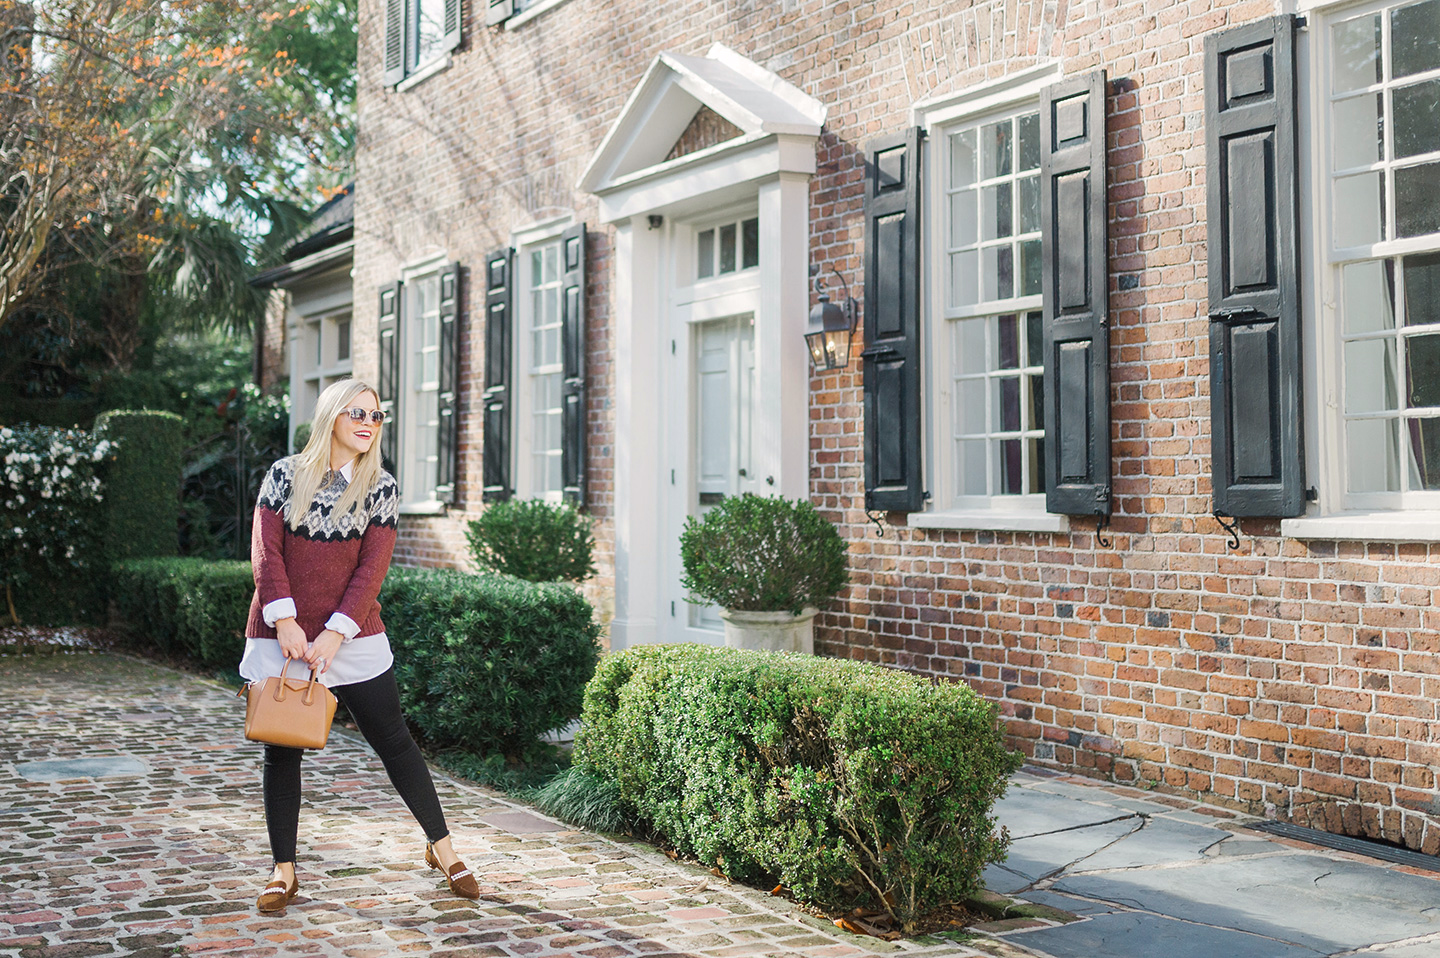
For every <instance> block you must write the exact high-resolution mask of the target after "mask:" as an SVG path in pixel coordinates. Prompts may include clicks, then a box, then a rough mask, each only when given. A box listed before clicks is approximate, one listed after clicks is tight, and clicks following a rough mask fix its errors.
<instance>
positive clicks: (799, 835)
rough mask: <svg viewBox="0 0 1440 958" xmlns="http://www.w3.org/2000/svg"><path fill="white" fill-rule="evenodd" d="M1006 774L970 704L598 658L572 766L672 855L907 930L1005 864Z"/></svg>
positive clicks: (741, 654)
mask: <svg viewBox="0 0 1440 958" xmlns="http://www.w3.org/2000/svg"><path fill="white" fill-rule="evenodd" d="M1019 764H1020V756H1019V755H1018V753H1012V752H1009V751H1007V750H1006V749H1005V747H1004V745H1003V743H1002V740H1001V733H1000V731H999V729H998V727H997V719H996V711H995V708H994V706H992V705H990V704H989V703H987V702H985V701H984V700H983V699H982V698H981V697H980V696H979V695H977V694H976V693H975V692H974V691H972V690H971V689H970V688H969V687H968V686H965V685H960V684H938V685H937V684H931V683H930V682H929V681H927V680H925V679H923V678H920V677H917V676H914V675H910V674H908V673H904V672H899V671H896V670H892V669H885V668H881V667H878V666H873V665H868V664H865V663H858V662H846V661H840V660H835V659H816V658H811V657H808V656H795V655H785V654H781V653H770V652H752V651H743V650H738V649H724V648H711V647H708V646H698V645H688V646H650V647H640V648H635V649H631V650H628V651H625V652H622V653H618V654H616V655H613V656H607V657H606V658H605V659H604V661H602V663H601V665H600V667H599V669H598V670H597V672H596V675H595V678H594V680H593V681H592V682H591V683H590V685H589V687H588V688H587V689H586V693H585V711H584V716H583V718H582V721H581V727H580V733H579V736H578V737H577V740H576V752H575V766H576V768H579V769H581V770H582V771H585V772H588V773H590V774H593V775H597V776H599V777H601V778H604V779H606V780H608V781H610V782H613V783H615V784H616V785H618V791H619V801H620V805H621V810H622V811H633V813H634V814H635V815H636V816H638V818H639V819H640V820H641V821H642V822H644V823H645V824H647V825H649V826H650V827H652V828H653V829H654V830H655V832H656V833H657V834H658V835H660V836H661V837H662V838H663V839H665V840H666V841H668V842H670V843H672V844H673V845H674V846H675V847H676V848H677V849H678V850H680V851H682V852H684V853H687V854H692V855H694V856H696V857H697V858H699V859H700V860H701V861H702V862H704V863H706V864H709V865H715V866H718V867H719V868H721V869H723V870H724V872H725V873H726V874H727V875H729V876H730V877H732V878H736V879H739V880H742V881H749V882H757V881H763V882H764V883H766V884H767V885H768V884H769V883H772V882H779V883H780V884H783V885H785V886H787V887H789V888H790V889H791V891H793V892H794V893H795V895H796V896H797V897H798V898H800V899H802V900H805V901H809V902H813V903H815V904H818V905H822V906H826V907H830V908H836V909H850V908H855V907H868V908H877V909H882V910H884V911H886V912H888V913H889V914H890V915H891V917H892V918H894V919H895V920H896V921H898V922H899V923H900V924H901V925H902V927H905V928H906V929H907V930H908V929H910V928H913V927H914V923H915V922H916V920H917V919H918V918H920V917H922V916H923V915H925V914H926V913H927V912H930V911H932V910H934V909H935V908H938V907H939V906H941V905H944V904H947V903H950V902H955V901H959V900H961V899H963V898H965V897H966V896H968V895H970V894H971V893H973V892H974V891H975V890H976V889H978V888H979V885H980V872H981V870H982V869H983V868H984V866H985V865H986V864H987V863H989V862H996V861H1001V860H1003V858H1004V853H1005V848H1006V846H1007V845H1008V843H1009V837H1008V835H1007V834H1005V833H1004V832H1003V830H1001V831H997V829H996V826H995V820H994V818H993V816H992V815H991V809H992V806H993V805H994V803H995V801H996V800H997V799H998V798H1000V796H1001V795H1002V794H1004V791H1005V787H1006V781H1007V776H1008V775H1009V774H1010V773H1011V772H1012V771H1014V770H1015V769H1016V768H1018V767H1019Z"/></svg>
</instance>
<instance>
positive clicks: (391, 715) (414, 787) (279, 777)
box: [264, 668, 450, 862]
mask: <svg viewBox="0 0 1440 958" xmlns="http://www.w3.org/2000/svg"><path fill="white" fill-rule="evenodd" d="M331 691H332V692H334V693H335V697H336V698H337V699H339V700H340V701H341V702H342V703H343V704H344V706H345V707H346V708H347V709H349V710H350V714H351V715H352V716H354V718H355V724H356V725H358V726H360V733H361V734H362V735H364V736H365V741H367V742H369V743H370V747H371V748H373V749H374V750H375V754H376V755H378V756H380V761H381V762H383V763H384V765H385V771H386V772H387V773H388V774H389V775H390V782H391V784H393V785H394V786H395V791H397V792H399V793H400V797H401V798H402V799H404V800H405V805H406V807H407V808H409V809H410V814H412V815H414V816H415V820H416V821H417V822H419V823H420V827H421V828H423V829H424V830H425V837H426V838H428V839H429V840H430V841H432V842H438V841H439V840H440V839H442V838H444V837H445V836H446V835H448V834H450V830H449V829H448V828H446V827H445V813H444V812H443V811H441V809H440V799H439V798H438V797H436V795H435V783H434V782H433V781H431V779H430V769H429V768H427V767H426V765H425V759H424V758H423V757H422V756H421V754H420V748H419V746H417V745H416V744H415V740H414V739H413V738H411V737H410V730H409V729H408V728H406V727H405V719H404V717H403V716H402V715H401V714H400V689H399V688H398V687H397V686H396V685H395V670H394V669H393V668H390V669H386V670H385V673H384V674H383V675H378V676H376V677H375V678H373V679H370V680H369V681H366V682H356V683H355V684H354V685H337V686H335V688H333V689H331ZM304 757H305V750H304V749H299V748H288V747H286V746H284V745H266V746H265V777H264V780H265V786H264V788H265V827H266V828H267V829H268V830H269V832H270V854H271V855H272V856H273V857H274V859H275V861H276V862H293V861H294V860H295V840H296V835H297V834H298V832H299V831H300V761H301V759H303V758H304Z"/></svg>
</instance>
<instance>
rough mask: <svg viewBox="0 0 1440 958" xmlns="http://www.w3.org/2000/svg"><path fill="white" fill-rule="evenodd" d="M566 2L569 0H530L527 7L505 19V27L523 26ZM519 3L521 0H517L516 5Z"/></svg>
mask: <svg viewBox="0 0 1440 958" xmlns="http://www.w3.org/2000/svg"><path fill="white" fill-rule="evenodd" d="M566 2H568V0H528V2H526V3H525V9H523V10H521V11H520V12H518V13H516V14H515V15H514V16H512V17H509V18H508V19H507V20H506V21H505V29H506V30H514V29H515V28H516V27H522V26H524V25H525V24H527V23H529V22H530V21H531V20H534V19H535V18H536V17H538V16H540V15H541V14H543V13H547V12H549V11H551V10H554V9H555V8H556V7H558V6H560V4H562V3H566ZM519 5H520V0H516V6H519Z"/></svg>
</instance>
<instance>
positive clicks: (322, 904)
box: [0, 653, 996, 958]
mask: <svg viewBox="0 0 1440 958" xmlns="http://www.w3.org/2000/svg"><path fill="white" fill-rule="evenodd" d="M243 711H244V710H243V706H242V704H241V702H240V701H239V700H238V699H236V698H235V696H234V693H233V692H228V691H226V690H225V689H224V688H222V687H221V686H218V685H216V684H214V683H210V682H206V681H204V680H201V679H197V678H195V677H193V676H188V675H184V674H181V673H178V672H175V671H171V670H168V669H164V668H161V667H158V666H155V665H153V664H150V663H147V662H142V661H138V660H135V659H130V658H126V657H123V656H118V655H109V654H83V653H82V654H69V655H57V656H0V954H18V955H19V956H21V958H31V956H50V958H59V956H62V955H63V956H80V955H122V954H133V955H142V956H152V955H153V956H159V955H176V954H191V953H206V952H210V953H215V954H224V955H227V956H229V955H236V956H240V955H245V956H266V955H288V954H306V955H322V956H329V955H337V956H339V955H343V956H346V958H379V956H388V955H411V954H434V955H452V956H457V958H458V956H470V958H488V956H493V958H503V956H515V958H522V956H523V958H558V956H583V958H624V956H634V955H648V956H664V955H677V954H684V955H696V956H713V958H725V956H731V955H735V956H740V955H744V956H764V955H772V956H778V955H785V956H791V955H793V956H801V958H822V956H823V958H849V956H865V955H869V954H892V953H900V954H906V955H918V956H931V955H934V956H939V955H946V956H973V955H978V954H980V952H977V951H975V950H973V949H972V948H970V947H968V946H966V945H961V944H958V943H953V942H944V943H940V942H937V941H935V940H934V939H931V940H929V941H924V942H901V943H896V944H889V943H885V942H880V941H878V940H876V939H871V938H861V937H858V936H853V935H849V934H846V933H844V932H840V931H838V930H837V929H835V928H834V927H833V926H830V925H828V924H827V923H826V922H824V921H822V920H819V919H816V918H812V917H810V916H807V915H804V914H802V913H800V912H799V911H797V910H795V909H794V908H793V907H792V906H790V905H789V903H787V902H785V901H783V900H781V899H776V898H772V897H770V896H768V895H766V894H765V893H763V892H760V891H756V890H754V889H750V888H746V887H743V886H738V885H732V884H729V883H727V882H726V881H724V880H723V879H720V878H716V877H715V876H714V875H712V874H711V873H710V872H708V871H706V870H704V869H701V868H699V867H696V866H693V865H687V864H684V863H676V862H672V861H670V860H669V859H667V858H666V857H665V856H663V855H661V854H659V853H657V852H656V851H655V849H653V848H651V847H649V846H646V845H643V844H638V843H635V844H629V843H625V842H620V841H615V840H612V839H609V838H606V837H603V836H599V835H594V834H590V833H587V832H581V831H575V830H571V829H569V827H568V826H562V827H559V828H556V826H555V824H554V823H553V822H548V821H546V820H544V819H543V818H540V817H538V816H537V815H536V813H535V812H534V811H533V810H532V809H529V808H527V807H526V806H522V805H518V804H516V803H514V802H511V801H509V800H507V799H506V798H505V797H503V796H502V795H499V794H497V793H495V792H491V791H488V790H485V789H480V788H476V787H473V786H470V785H466V784H464V783H462V782H458V781H455V780H454V779H451V778H449V777H448V776H446V775H444V774H443V773H439V772H437V773H436V785H437V787H438V789H439V792H440V798H441V801H442V802H443V803H444V805H445V811H446V815H447V817H448V819H449V822H450V825H451V828H452V830H453V832H454V834H455V845H456V848H457V850H458V851H459V852H460V853H461V855H462V856H463V857H464V859H465V861H466V863H467V864H468V865H469V866H470V867H471V868H472V869H473V870H474V872H475V874H476V876H477V878H478V880H479V881H480V884H481V890H482V892H483V896H482V898H481V900H480V901H478V902H467V901H463V900H459V899H455V898H452V897H450V896H449V894H448V891H447V890H446V889H445V887H444V885H443V883H442V881H441V880H440V878H439V876H438V873H436V872H433V871H430V870H429V869H427V868H426V867H425V865H424V864H423V862H422V860H421V855H422V853H423V847H424V846H423V837H422V835H421V833H420V830H419V827H418V826H417V825H416V824H415V822H414V820H413V819H411V817H410V815H409V813H408V812H407V811H406V810H405V808H404V806H403V805H402V804H401V802H400V800H399V798H398V797H397V796H396V795H395V793H394V792H393V791H392V790H391V788H390V785H389V782H388V781H387V779H386V778H385V774H384V771H383V770H382V769H381V768H380V765H379V762H378V761H377V760H376V759H375V757H374V755H373V753H371V752H370V750H369V748H368V747H367V746H365V745H364V744H363V742H361V741H360V740H359V738H358V736H354V735H353V734H351V733H348V732H345V731H344V730H340V729H337V730H336V732H335V733H333V734H332V737H331V742H330V746H329V747H328V748H326V749H325V751H324V752H322V753H318V754H312V755H310V756H309V757H307V759H306V763H305V788H306V805H305V807H304V809H303V811H302V813H301V824H300V858H299V862H298V874H299V877H300V895H299V897H298V898H297V899H296V900H295V902H294V903H293V904H292V905H291V906H290V907H289V908H287V909H286V910H285V911H284V912H283V913H281V914H278V915H272V916H264V915H260V914H259V913H257V912H256V910H255V906H254V900H255V896H256V895H257V894H258V892H259V889H260V886H261V885H262V884H263V881H264V878H265V877H266V876H267V873H268V871H269V854H268V846H267V843H266V838H265V822H264V816H263V813H262V810H261V806H260V765H259V762H260V752H259V747H258V746H255V745H252V744H250V743H247V742H245V741H244V739H243V737H242V735H241V731H240V726H241V722H242V720H243ZM96 758H110V759H131V760H138V761H139V762H141V763H143V765H144V767H145V771H144V773H143V774H140V775H135V774H133V773H132V774H130V775H128V776H115V777H97V778H76V779H69V780H63V779H62V780H59V781H38V780H34V779H33V778H25V777H21V775H20V774H19V773H18V772H17V766H22V765H24V764H25V763H31V762H45V761H51V760H57V759H96ZM121 768H122V770H123V766H121ZM517 813H518V814H517ZM497 816H498V817H497ZM487 820H488V821H487ZM526 823H530V824H526ZM501 826H503V827H501ZM539 828H549V829H552V830H549V831H539V830H537V829H539ZM976 944H977V945H980V946H981V947H987V948H994V947H996V945H991V944H989V943H976Z"/></svg>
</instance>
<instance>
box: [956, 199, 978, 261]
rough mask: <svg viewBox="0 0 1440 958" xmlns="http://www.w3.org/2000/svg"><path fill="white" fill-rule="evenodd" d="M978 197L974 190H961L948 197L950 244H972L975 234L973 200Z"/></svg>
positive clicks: (973, 243)
mask: <svg viewBox="0 0 1440 958" xmlns="http://www.w3.org/2000/svg"><path fill="white" fill-rule="evenodd" d="M978 198H979V194H977V193H976V192H975V191H974V190H962V191H960V192H959V193H956V194H955V195H953V196H951V197H950V246H951V248H952V249H953V248H955V247H959V246H974V245H975V243H976V241H977V240H978V239H979V236H978V235H977V233H978V230H977V217H976V215H975V202H976V200H977V199H978Z"/></svg>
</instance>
